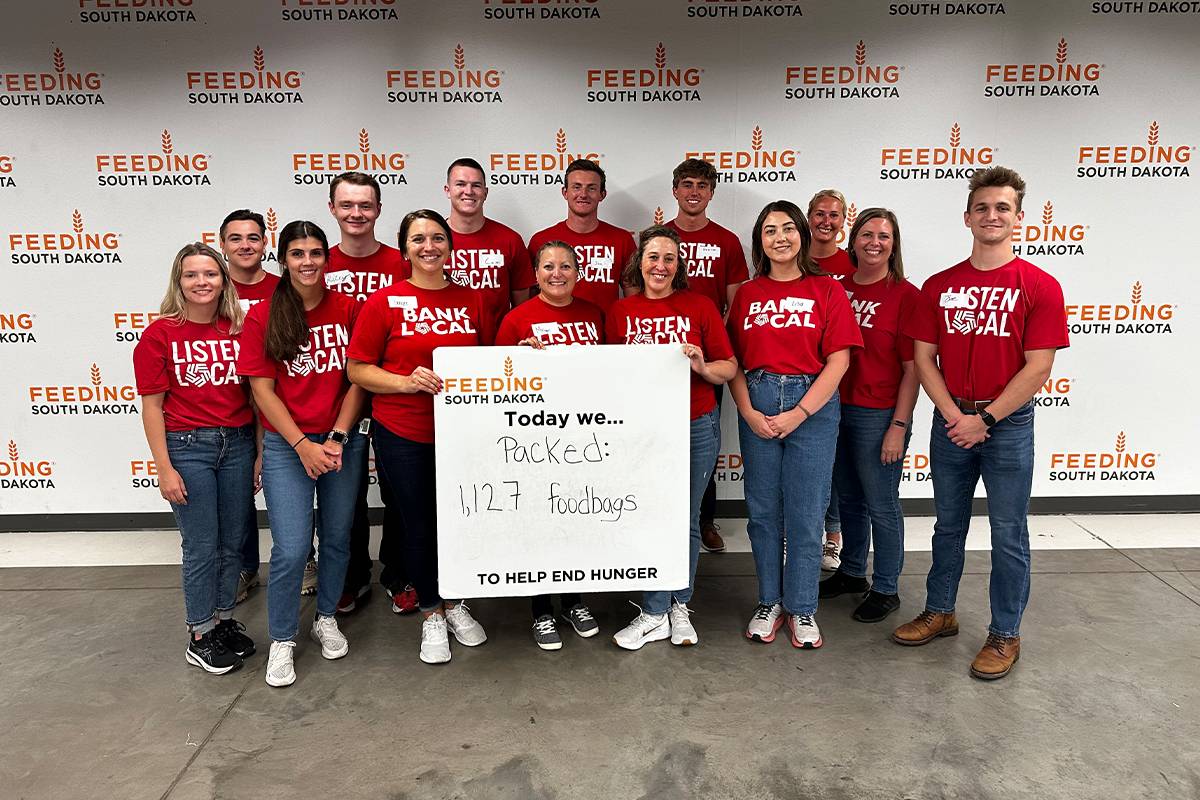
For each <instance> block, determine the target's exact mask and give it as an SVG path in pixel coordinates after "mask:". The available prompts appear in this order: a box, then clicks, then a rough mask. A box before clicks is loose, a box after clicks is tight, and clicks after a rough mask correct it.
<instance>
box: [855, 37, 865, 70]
mask: <svg viewBox="0 0 1200 800" xmlns="http://www.w3.org/2000/svg"><path fill="white" fill-rule="evenodd" d="M854 63H855V64H857V65H858V66H860V67H861V66H862V65H863V64H865V63H867V46H866V45H865V44H863V40H862V39H859V40H858V47H856V48H854Z"/></svg>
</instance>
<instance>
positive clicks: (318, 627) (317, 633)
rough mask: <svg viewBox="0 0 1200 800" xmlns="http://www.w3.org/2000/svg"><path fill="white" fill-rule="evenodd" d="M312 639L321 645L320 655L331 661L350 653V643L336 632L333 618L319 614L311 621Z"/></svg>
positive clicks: (336, 625)
mask: <svg viewBox="0 0 1200 800" xmlns="http://www.w3.org/2000/svg"><path fill="white" fill-rule="evenodd" d="M311 635H312V638H313V641H314V642H317V643H318V644H320V645H321V655H323V656H325V657H326V658H328V659H330V660H332V659H335V658H341V657H342V656H344V655H346V653H349V652H350V643H349V642H347V641H346V637H345V636H343V635H342V632H341V631H340V630H338V624H337V620H336V619H334V618H333V617H322V616H321V615H320V614H318V615H317V618H316V619H314V620H313V626H312V634H311Z"/></svg>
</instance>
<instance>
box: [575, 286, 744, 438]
mask: <svg viewBox="0 0 1200 800" xmlns="http://www.w3.org/2000/svg"><path fill="white" fill-rule="evenodd" d="M572 305H573V304H572ZM604 316H605V322H604V339H605V341H607V342H608V343H609V344H674V343H678V344H680V345H682V344H684V343H685V342H686V343H690V344H695V345H699V346H700V347H701V348H702V349H703V350H704V359H705V360H706V361H720V360H722V359H726V358H733V347H732V346H731V345H730V344H729V335H728V334H727V333H726V332H725V328H724V326H722V324H721V315H720V314H719V313H717V307H716V306H714V305H713V304H712V303H711V302H710V301H709V300H708V299H707V298H705V297H702V296H701V295H698V294H696V293H695V292H672V293H671V294H669V295H667V296H666V297H664V298H661V299H659V300H652V299H650V298H649V297H646V295H645V294H643V293H640V292H639V293H638V294H635V295H631V296H629V297H624V298H622V299H620V300H618V301H617V302H615V303H613V306H612V308H611V309H609V311H608V313H607V314H605V315H604ZM691 374H692V405H691V410H692V416H691V418H692V419H696V418H697V417H699V416H701V415H702V414H707V413H708V412H709V411H712V410H713V409H714V408H716V407H717V401H716V399H715V397H714V396H713V388H712V387H713V385H712V384H711V383H709V382H708V381H706V380H704V378H701V377H700V376H699V375H698V374H697V373H696V371H695V370H691Z"/></svg>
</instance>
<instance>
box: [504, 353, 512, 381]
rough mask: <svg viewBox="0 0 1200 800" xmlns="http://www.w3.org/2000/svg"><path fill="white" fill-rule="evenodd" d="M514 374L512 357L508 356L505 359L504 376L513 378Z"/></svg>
mask: <svg viewBox="0 0 1200 800" xmlns="http://www.w3.org/2000/svg"><path fill="white" fill-rule="evenodd" d="M512 374H513V365H512V359H511V358H506V359H504V377H506V378H511V377H512Z"/></svg>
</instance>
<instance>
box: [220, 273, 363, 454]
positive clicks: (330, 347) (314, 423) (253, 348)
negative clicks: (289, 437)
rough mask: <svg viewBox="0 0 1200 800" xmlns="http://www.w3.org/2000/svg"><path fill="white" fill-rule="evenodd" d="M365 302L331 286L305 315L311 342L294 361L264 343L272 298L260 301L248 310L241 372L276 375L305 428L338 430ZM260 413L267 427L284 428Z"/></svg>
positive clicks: (286, 400)
mask: <svg viewBox="0 0 1200 800" xmlns="http://www.w3.org/2000/svg"><path fill="white" fill-rule="evenodd" d="M361 308H362V303H360V302H359V301H357V300H355V299H354V298H352V297H347V296H346V295H344V294H338V293H337V292H325V296H324V297H322V298H321V302H320V303H318V304H317V307H316V308H314V309H313V310H311V311H309V312H308V313H307V314H306V315H305V316H306V317H307V319H308V330H309V339H308V343H307V344H305V345H304V346H303V347H302V348H301V349H300V352H299V353H298V354H297V355H296V357H295V358H294V359H292V360H291V361H276V360H275V359H273V358H271V357H270V356H268V355H267V354H266V352H265V350H264V348H263V338H264V336H265V335H266V332H267V315H268V314H269V313H270V311H271V301H270V300H265V301H263V302H261V303H258V304H257V305H255V306H254V307H253V308H251V309H250V312H249V313H248V314H246V324H245V328H244V329H243V331H242V354H241V357H239V358H238V372H240V373H241V374H242V375H245V376H246V377H256V378H274V379H275V394H276V396H278V397H279V399H280V400H282V401H283V405H284V406H285V407H286V408H287V410H288V413H289V414H291V415H292V422H294V423H296V427H297V428H299V429H300V430H301V432H303V433H325V432H327V431H331V430H333V425H334V423H335V422H337V417H338V412H339V411H341V409H342V400H343V399H344V398H345V397H346V392H347V391H349V390H350V381H349V380H348V379H347V378H346V347H347V345H349V343H350V334H351V333H352V332H353V331H354V326H355V322H356V320H357V319H358V314H359V310H360V309H361ZM259 416H260V417H261V418H262V424H263V427H264V428H266V429H267V430H269V431H274V432H275V433H279V431H276V430H275V428H274V427H273V426H272V425H271V423H270V421H269V420H268V419H267V417H266V415H265V414H260V415H259Z"/></svg>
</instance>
